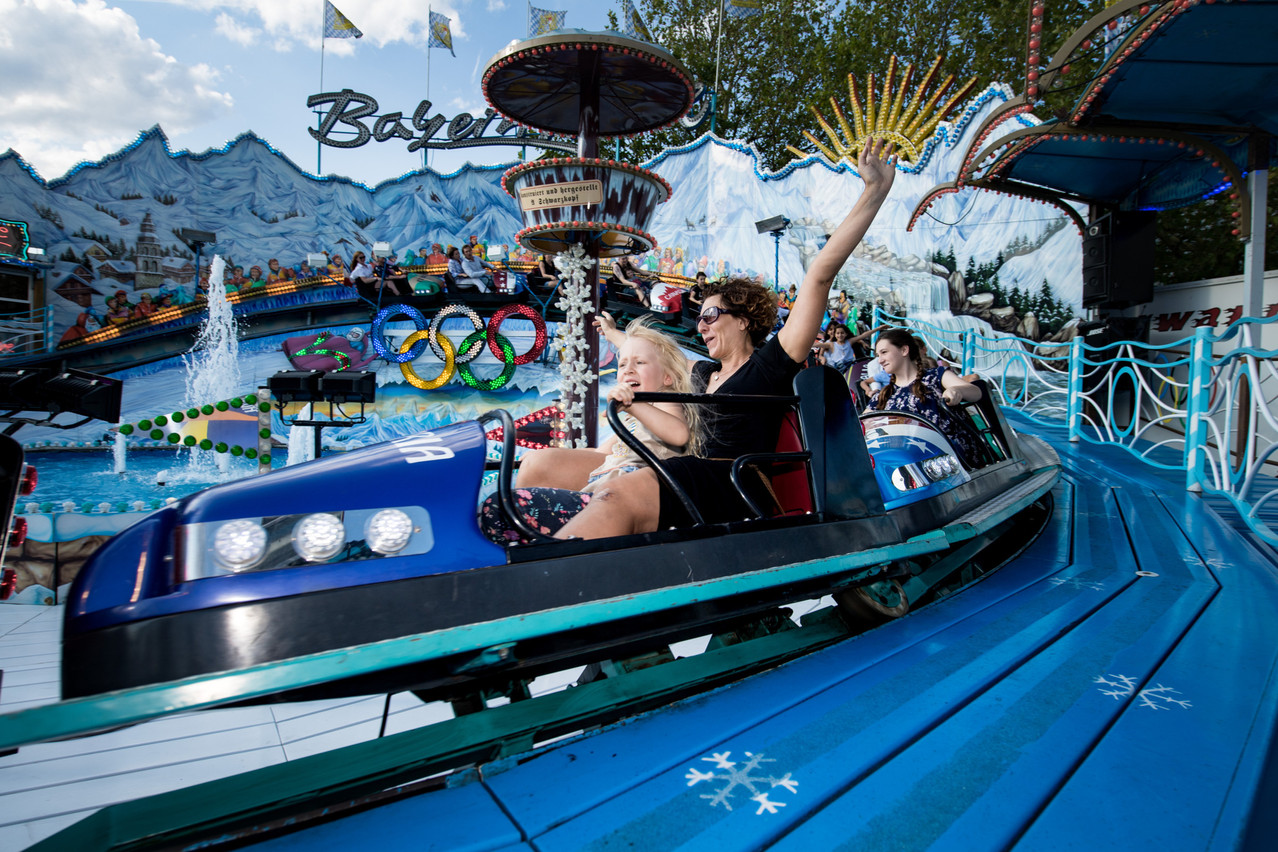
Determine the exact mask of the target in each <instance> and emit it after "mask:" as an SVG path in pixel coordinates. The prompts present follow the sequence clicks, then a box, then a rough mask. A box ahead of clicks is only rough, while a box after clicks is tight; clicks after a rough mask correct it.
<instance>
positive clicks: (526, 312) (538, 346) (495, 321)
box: [488, 305, 546, 365]
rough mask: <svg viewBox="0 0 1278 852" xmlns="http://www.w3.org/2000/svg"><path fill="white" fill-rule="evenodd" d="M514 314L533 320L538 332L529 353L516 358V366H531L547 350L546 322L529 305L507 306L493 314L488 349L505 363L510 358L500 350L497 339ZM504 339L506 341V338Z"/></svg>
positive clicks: (489, 325)
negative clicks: (507, 320) (502, 325)
mask: <svg viewBox="0 0 1278 852" xmlns="http://www.w3.org/2000/svg"><path fill="white" fill-rule="evenodd" d="M512 314H519V315H520V316H521V317H524V318H525V319H529V320H532V324H533V329H534V330H535V331H536V337H535V338H534V340H533V345H532V346H530V347H529V348H528V351H527V352H525V353H524V354H523V355H518V356H516V357H515V364H516V365H522V364H530V363H532V362H533V361H535V360H537V356H538V355H540V354H541V351H542V350H543V349H545V348H546V321H545V320H544V319H543V318H542V316H541V314H539V313H537V312H536V311H534V310H533V309H532V308H530V307H529V306H528V305H507V306H506V307H504V308H500V309H498V311H497V313H495V314H493V317H492V319H490V320H489V321H488V348H489V349H490V350H492V353H493V355H495V356H497V357H498V358H501V359H502V360H503V361H504V360H506V358H508V357H509V356H508V355H507V354H506V353H505V352H503V351H501V350H499V349H498V346H497V338H498V336H499V335H498V334H497V332H498V331H499V330H500V329H501V324H502V323H503V322H505V321H506V318H507V317H509V316H511V315H512ZM502 339H503V340H504V339H505V338H502Z"/></svg>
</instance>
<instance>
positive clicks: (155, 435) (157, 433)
mask: <svg viewBox="0 0 1278 852" xmlns="http://www.w3.org/2000/svg"><path fill="white" fill-rule="evenodd" d="M151 440H153V441H163V440H164V430H163V429H152V430H151Z"/></svg>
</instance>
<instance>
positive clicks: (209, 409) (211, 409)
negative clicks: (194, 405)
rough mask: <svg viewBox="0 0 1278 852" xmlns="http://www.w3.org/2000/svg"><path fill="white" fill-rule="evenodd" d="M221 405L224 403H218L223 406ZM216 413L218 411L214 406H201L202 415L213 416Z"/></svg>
mask: <svg viewBox="0 0 1278 852" xmlns="http://www.w3.org/2000/svg"><path fill="white" fill-rule="evenodd" d="M221 404H222V403H218V405H221ZM214 411H217V409H216V408H214V407H213V406H211V405H201V406H200V413H201V414H212V413H213V412H214Z"/></svg>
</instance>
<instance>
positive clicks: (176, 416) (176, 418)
mask: <svg viewBox="0 0 1278 852" xmlns="http://www.w3.org/2000/svg"><path fill="white" fill-rule="evenodd" d="M169 418H170V419H171V420H172V421H173V422H174V423H181V422H182V421H183V420H185V419H186V415H185V414H183V413H182V412H180V411H175V412H173V413H172V414H170V415H169Z"/></svg>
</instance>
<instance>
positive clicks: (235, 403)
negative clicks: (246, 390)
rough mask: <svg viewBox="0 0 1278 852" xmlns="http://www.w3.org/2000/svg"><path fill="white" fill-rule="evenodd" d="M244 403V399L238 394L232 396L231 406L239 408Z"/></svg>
mask: <svg viewBox="0 0 1278 852" xmlns="http://www.w3.org/2000/svg"><path fill="white" fill-rule="evenodd" d="M243 404H244V400H242V399H240V398H239V397H238V396H236V397H232V398H231V408H239V407H240V406H242V405H243Z"/></svg>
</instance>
